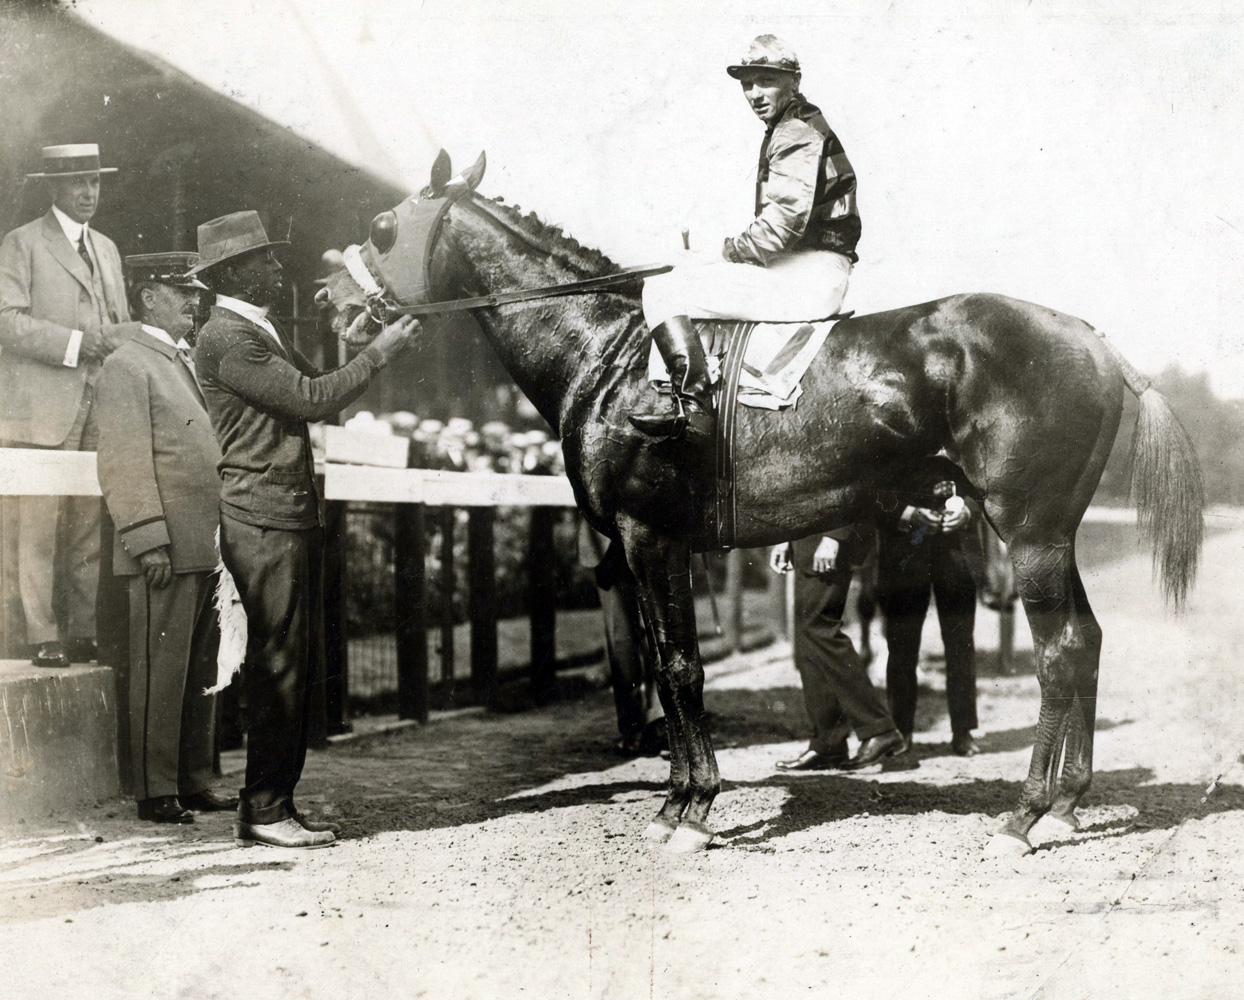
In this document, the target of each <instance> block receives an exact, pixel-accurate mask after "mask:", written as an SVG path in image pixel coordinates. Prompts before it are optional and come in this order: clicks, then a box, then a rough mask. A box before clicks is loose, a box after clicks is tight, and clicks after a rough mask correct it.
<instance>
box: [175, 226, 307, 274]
mask: <svg viewBox="0 0 1244 1000" xmlns="http://www.w3.org/2000/svg"><path fill="white" fill-rule="evenodd" d="M287 246H289V240H270V239H268V232H267V230H265V229H264V227H263V223H262V222H261V221H260V219H259V213H258V212H255V211H246V212H232V213H230V214H229V215H222V216H221V217H220V218H218V219H212V221H211V222H205V223H203V224H202V225H201V226H199V256H200V260H199V263H197V264H196V265H195V266H194V267H192V268H191V269H190V270H189V271H187V272H186V273H187V274H198V273H200V272H201V271H206V270H207V269H208V268H209V267H215V266H216V265H217V264H223V263H224V262H225V261H227V260H232V259H233V258H234V257H241V256H242V255H243V254H248V253H253V252H254V251H256V250H266V249H267V248H268V247H287Z"/></svg>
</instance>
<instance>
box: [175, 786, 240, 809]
mask: <svg viewBox="0 0 1244 1000" xmlns="http://www.w3.org/2000/svg"><path fill="white" fill-rule="evenodd" d="M181 804H182V805H184V806H185V807H186V808H187V809H193V810H194V811H195V812H205V813H210V812H224V811H225V810H226V809H236V808H237V807H238V797H237V796H236V795H230V794H229V793H228V792H221V791H217V790H216V789H215V788H205V789H203V791H201V792H195V793H194V794H193V795H183V796H182V797H181Z"/></svg>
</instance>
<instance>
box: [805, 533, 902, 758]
mask: <svg viewBox="0 0 1244 1000" xmlns="http://www.w3.org/2000/svg"><path fill="white" fill-rule="evenodd" d="M819 542H820V536H819V535H813V536H811V537H809V538H801V539H800V540H799V541H797V542H792V543H791V559H792V562H793V563H794V573H795V641H794V652H795V667H796V669H798V671H799V676H800V677H801V678H802V680H803V702H804V705H805V707H806V708H807V710H808V719H809V721H811V723H812V739H811V741H810V742H809V744H808V745H809V747H810V748H811V749H813V750H815V751H817V752H818V753H823V754H829V755H832V754H836V753H839V752H841V751H842V750H843V749H845V746H844V744H845V741H846V738H847V735H848V734H849V733H850V732H851V730H852V729H854V730H855V735H856V736H857V737H858V738H859V739H860V741H861V742H863V741H864V740H867V739H869V738H871V737H873V736H880V735H881V734H882V733H888V732H890V730H892V729H893V728H894V723H893V722H892V721H891V720H890V713H889V712H887V711H886V706H885V703H884V702H883V701H882V699H881V696H880V695H879V694H878V693H877V690H876V688H874V687H873V686H872V682H871V681H870V680H869V679H868V670H867V669H866V668H865V666H864V664H863V662H862V661H861V660H860V658H859V655H858V654H857V653H856V652H855V646H854V645H852V643H851V639H850V637H849V636H848V635H847V634H846V632H845V631H844V630H843V627H842V613H843V610H844V609H845V608H846V604H847V591H848V590H849V589H850V587H851V568H850V567H849V566H844V567H842V568H840V569H834V570H831V571H830V572H828V573H814V572H813V571H812V555H813V553H814V552H815V551H816V547H817V545H818V543H819Z"/></svg>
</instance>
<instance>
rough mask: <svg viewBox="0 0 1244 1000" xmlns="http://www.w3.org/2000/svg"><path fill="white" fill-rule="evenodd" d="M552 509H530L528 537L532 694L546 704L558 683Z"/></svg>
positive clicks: (553, 511) (555, 512)
mask: <svg viewBox="0 0 1244 1000" xmlns="http://www.w3.org/2000/svg"><path fill="white" fill-rule="evenodd" d="M556 517H557V510H556V508H554V507H532V508H531V521H530V524H529V528H528V535H527V607H528V609H529V613H530V615H531V694H532V697H533V698H534V699H535V700H536V701H537V702H539V701H543V700H545V699H546V698H547V697H548V695H549V694H550V692H551V691H552V689H553V686H554V684H555V683H556V680H557V643H556V635H555V630H556V627H557V602H556V596H557V595H556V572H557V560H556V556H555V553H554V551H553V525H554V522H555V520H556Z"/></svg>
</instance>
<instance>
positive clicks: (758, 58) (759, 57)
mask: <svg viewBox="0 0 1244 1000" xmlns="http://www.w3.org/2000/svg"><path fill="white" fill-rule="evenodd" d="M749 69H775V70H780V71H781V72H783V73H798V72H799V57H798V56H797V55H795V50H794V49H792V48H791V47H790V46H789V45H787V44H786V43H785V42H784V41H782V39H780V38H778V37H777V35H757V36H756V37H755V38H753V39H752V44H751V45H749V46H748V47H747V52H745V53H744V54H743V58H742V59H740V60H739V61H738V62H736V63H732V64H731V65H729V66H727V67H726V72H727V73H729V74H730V75H731V76H732V77H734V78H735V79H736V80H737V79H738V78H739V77H740V76H742V75H743V73H745V72H746V71H747V70H749Z"/></svg>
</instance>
